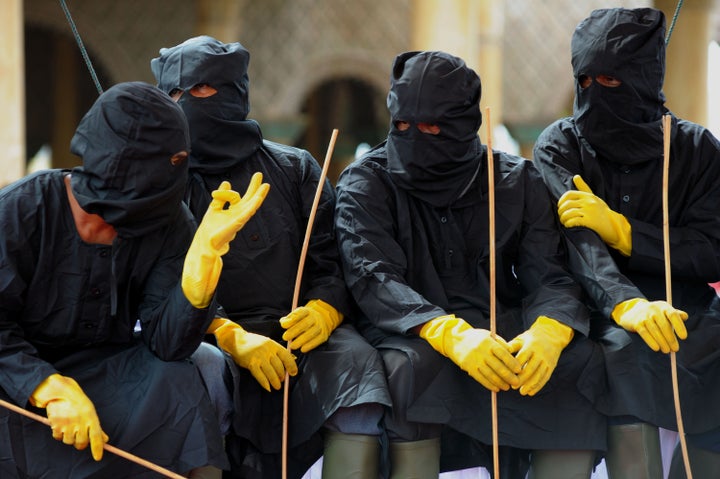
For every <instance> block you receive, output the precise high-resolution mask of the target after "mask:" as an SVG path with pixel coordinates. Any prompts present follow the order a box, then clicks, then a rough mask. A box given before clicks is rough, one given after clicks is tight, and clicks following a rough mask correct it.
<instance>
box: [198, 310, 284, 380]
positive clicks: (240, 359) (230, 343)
mask: <svg viewBox="0 0 720 479" xmlns="http://www.w3.org/2000/svg"><path fill="white" fill-rule="evenodd" d="M207 332H208V334H214V335H215V339H216V340H217V344H218V346H219V347H220V349H222V350H223V351H225V352H227V353H228V354H230V356H232V358H233V360H234V361H235V362H236V363H237V364H238V365H239V366H240V367H243V368H245V369H247V370H249V371H250V373H251V374H252V375H253V377H254V378H255V380H256V381H257V382H258V383H260V386H262V387H263V388H264V389H265V390H266V391H268V392H270V386H272V387H273V388H275V389H276V390H277V389H280V388H281V387H282V381H283V380H284V379H285V372H286V371H287V373H288V374H289V375H290V376H295V375H296V374H297V372H298V368H297V364H295V357H294V356H293V355H292V354H291V353H290V351H288V350H287V348H285V347H284V346H282V345H281V344H279V343H277V342H275V341H273V340H272V339H270V338H268V337H267V336H262V335H260V334H255V333H250V332H248V331H245V330H244V329H243V328H242V327H241V326H240V325H239V324H237V323H235V322H233V321H231V320H229V319H225V318H215V319H214V320H213V322H212V324H211V325H210V328H208V331H207Z"/></svg>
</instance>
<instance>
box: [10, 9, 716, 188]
mask: <svg viewBox="0 0 720 479" xmlns="http://www.w3.org/2000/svg"><path fill="white" fill-rule="evenodd" d="M4 3H7V6H6V8H5V9H4V11H2V12H0V20H2V22H3V25H4V26H5V27H6V28H4V29H3V30H4V32H0V47H2V48H3V54H4V55H5V53H7V55H5V58H3V59H0V105H1V106H3V112H4V113H5V115H3V116H4V117H3V118H2V119H1V120H0V123H2V125H0V141H1V142H2V144H3V145H4V146H5V152H6V154H5V155H4V156H3V157H0V185H2V184H6V183H8V182H9V181H12V180H14V179H17V178H19V177H20V176H22V175H24V174H26V172H27V169H26V168H27V164H28V162H29V161H30V159H32V158H34V157H36V158H37V157H38V156H43V154H44V155H45V157H46V158H48V160H47V161H46V163H41V167H72V166H74V165H76V164H77V163H78V161H79V160H78V158H75V157H74V156H73V155H72V154H70V152H69V142H70V138H71V137H72V134H73V132H74V129H75V127H76V125H77V122H78V121H79V119H80V118H81V116H82V115H83V113H84V112H85V111H86V110H87V109H88V108H89V106H90V105H91V104H92V102H93V101H94V100H95V98H97V95H98V89H97V88H96V85H95V82H94V81H93V79H92V77H91V75H90V73H89V70H88V67H87V65H86V63H85V61H84V59H83V57H82V55H81V50H80V48H79V47H78V44H77V42H76V38H75V37H74V35H73V32H72V30H71V28H70V24H69V21H68V19H67V18H66V16H65V14H64V12H63V9H62V4H63V3H65V4H66V5H67V8H68V9H69V11H70V14H71V15H72V19H73V20H74V22H75V25H76V27H77V32H78V34H79V35H80V37H81V39H82V42H83V45H84V47H85V48H86V50H87V52H88V58H89V59H90V61H91V62H92V66H93V69H94V71H95V73H96V75H97V81H98V83H99V84H100V87H101V88H108V87H109V86H111V85H113V84H115V83H118V82H122V81H131V80H143V81H147V82H151V83H153V82H154V79H153V77H152V74H151V72H150V67H149V63H150V59H151V58H153V57H155V56H157V54H158V51H159V49H160V48H162V47H167V46H172V45H175V44H177V43H179V42H181V41H183V40H185V39H187V38H189V37H191V36H194V35H199V34H209V35H213V36H215V37H216V38H218V39H220V40H222V41H225V42H231V41H240V42H241V43H242V44H243V45H244V46H245V47H246V48H247V49H248V50H249V51H250V53H251V61H250V69H249V75H250V100H251V112H250V117H252V118H255V119H257V120H258V121H259V122H260V124H261V126H262V128H263V132H264V134H265V137H266V138H269V139H273V140H277V141H281V142H285V143H288V144H293V145H297V146H301V147H304V148H307V149H308V150H310V152H311V153H313V155H314V156H315V157H316V158H317V159H318V161H320V162H322V161H323V159H324V156H325V149H326V147H327V143H328V141H329V139H330V134H331V131H332V129H333V128H338V129H339V130H340V135H339V137H338V142H337V145H336V147H335V152H334V155H333V165H332V167H331V172H330V177H331V179H334V178H335V177H336V176H337V174H338V173H339V171H340V170H341V169H342V167H344V165H345V164H347V162H349V161H351V160H352V158H353V156H354V154H355V151H356V149H357V148H358V145H361V144H368V145H374V144H376V143H378V142H379V141H381V140H382V139H383V138H384V137H385V136H386V134H387V129H388V121H389V118H388V114H387V110H386V107H385V97H386V94H387V89H388V84H389V74H390V67H391V64H392V61H393V58H394V57H395V55H397V54H398V53H400V52H403V51H407V50H419V49H439V50H446V51H448V52H450V53H453V54H456V55H459V56H461V57H463V58H464V59H465V60H466V61H467V62H468V64H469V65H470V66H472V67H473V68H475V69H476V71H478V73H479V74H480V76H481V78H482V82H483V100H482V103H481V106H482V107H483V108H485V107H489V108H491V111H492V116H491V120H492V124H493V127H494V126H495V125H499V124H501V123H502V124H503V125H504V126H505V127H507V130H508V131H509V132H510V133H511V134H512V135H513V136H514V137H515V139H517V141H518V142H519V143H520V152H521V153H522V154H524V155H525V156H528V155H530V154H531V148H532V144H533V142H534V139H535V138H536V136H537V134H538V133H539V132H540V131H541V130H542V128H544V127H545V126H546V125H547V124H549V123H550V122H551V121H553V120H554V119H556V118H558V117H560V116H564V115H566V114H569V113H570V112H571V109H572V98H573V83H572V76H571V68H570V52H569V45H570V37H571V34H572V31H573V29H574V27H575V25H576V24H577V23H578V21H580V20H581V19H582V18H584V17H585V16H587V14H588V13H589V12H590V11H591V10H592V9H594V8H602V7H614V6H626V7H636V6H652V5H655V6H657V7H658V8H661V9H663V10H664V11H665V12H666V15H667V17H668V23H670V20H671V19H672V14H673V11H674V9H675V6H676V0H662V1H656V2H652V1H639V0H637V1H610V0H605V1H602V0H583V1H581V2H578V1H575V0H543V1H537V0H393V1H392V2H387V1H384V0H261V1H258V0H255V1H253V0H173V1H172V2H168V1H166V0H124V1H122V2H117V1H113V0H71V1H70V0H69V1H66V2H62V1H58V0H4ZM717 3H718V1H717V0H685V1H684V4H683V8H682V10H681V12H680V15H679V17H678V22H677V24H676V26H675V28H674V30H673V36H672V38H671V42H670V47H669V50H668V75H667V79H666V86H665V91H666V94H667V96H668V106H669V107H670V108H671V109H672V110H673V111H674V112H675V113H677V114H678V115H680V116H683V117H685V118H688V119H691V120H694V121H698V122H700V123H703V122H704V121H705V115H706V113H707V112H706V111H705V110H704V108H705V107H704V105H705V103H706V98H707V86H706V85H705V84H704V78H705V77H704V76H702V74H703V71H704V70H703V68H707V67H706V64H707V61H706V57H705V55H706V48H707V44H708V42H709V41H710V40H711V39H718V38H719V37H720V35H718V33H717V32H718V28H717V23H718V22H717V17H718V14H717V10H718V7H717ZM676 85H677V86H676ZM480 135H481V137H482V138H483V141H485V137H486V135H487V130H486V129H485V128H484V127H483V130H482V131H481V132H480ZM496 146H497V145H496ZM497 147H500V146H497ZM48 152H49V153H48Z"/></svg>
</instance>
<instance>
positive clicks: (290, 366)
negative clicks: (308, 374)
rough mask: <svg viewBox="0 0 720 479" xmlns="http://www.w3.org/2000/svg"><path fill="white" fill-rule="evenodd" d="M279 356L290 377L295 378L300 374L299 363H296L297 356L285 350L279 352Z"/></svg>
mask: <svg viewBox="0 0 720 479" xmlns="http://www.w3.org/2000/svg"><path fill="white" fill-rule="evenodd" d="M277 355H278V358H279V359H280V361H282V364H283V367H284V368H285V371H286V372H287V373H288V374H289V375H290V376H295V375H296V374H297V373H298V367H297V363H296V362H295V356H293V355H292V354H291V353H290V351H288V350H287V349H285V348H283V349H282V350H280V351H278V354H277Z"/></svg>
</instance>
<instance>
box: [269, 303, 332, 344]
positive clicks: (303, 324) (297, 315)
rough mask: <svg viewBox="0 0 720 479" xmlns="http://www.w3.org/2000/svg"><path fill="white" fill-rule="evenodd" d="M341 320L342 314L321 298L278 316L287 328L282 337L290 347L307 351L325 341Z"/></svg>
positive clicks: (282, 324)
mask: <svg viewBox="0 0 720 479" xmlns="http://www.w3.org/2000/svg"><path fill="white" fill-rule="evenodd" d="M342 320H343V315H342V313H340V312H339V311H338V310H337V309H335V308H333V307H332V306H330V305H329V304H328V303H326V302H325V301H323V300H322V299H313V300H310V301H308V302H307V304H306V305H305V306H301V307H299V308H295V310H294V311H292V312H291V313H290V314H288V315H287V316H285V317H283V318H280V326H282V327H283V328H285V329H286V330H287V331H285V333H284V334H283V335H282V338H283V340H285V341H287V342H288V343H289V344H290V349H300V351H302V352H303V353H307V352H308V351H311V350H313V349H315V348H317V347H318V346H320V345H321V344H322V343H324V342H325V341H327V340H328V338H329V337H330V333H332V332H333V331H334V330H335V328H337V327H338V326H339V325H340V323H341V322H342Z"/></svg>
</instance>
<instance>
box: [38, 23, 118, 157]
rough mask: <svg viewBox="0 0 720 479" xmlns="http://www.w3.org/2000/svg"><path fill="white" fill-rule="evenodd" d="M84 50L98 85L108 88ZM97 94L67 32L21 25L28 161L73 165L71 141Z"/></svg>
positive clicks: (96, 64)
mask: <svg viewBox="0 0 720 479" xmlns="http://www.w3.org/2000/svg"><path fill="white" fill-rule="evenodd" d="M88 54H89V55H90V59H91V60H92V62H93V67H94V68H95V70H96V73H97V75H98V80H99V81H100V85H102V86H103V87H104V88H107V87H108V86H109V85H110V84H111V83H110V81H109V78H108V75H107V74H106V73H105V72H104V71H103V69H102V66H101V65H98V63H97V60H96V59H95V56H94V55H93V54H92V52H88ZM97 97H98V91H97V88H96V87H95V83H94V82H93V80H92V77H91V76H90V73H89V72H88V68H87V66H86V65H85V62H84V60H83V59H82V55H81V54H80V50H79V48H78V46H77V43H76V42H75V40H74V38H73V37H72V35H70V34H62V33H58V32H56V31H52V30H48V29H46V28H41V27H37V26H32V25H25V109H26V125H25V126H26V129H25V131H26V144H25V146H26V152H27V161H30V160H31V159H33V158H34V157H36V158H37V157H38V156H43V157H46V158H47V160H48V163H43V164H40V165H39V167H49V168H71V167H73V166H76V165H78V164H79V159H78V158H77V157H75V156H74V155H72V154H71V153H70V140H71V138H72V135H73V134H74V132H75V128H76V127H77V124H78V122H79V121H80V119H81V118H82V116H83V115H84V114H85V112H86V111H87V110H88V109H89V108H90V106H92V104H93V102H94V101H95V99H97ZM38 153H40V155H38ZM36 167H38V166H36Z"/></svg>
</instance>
